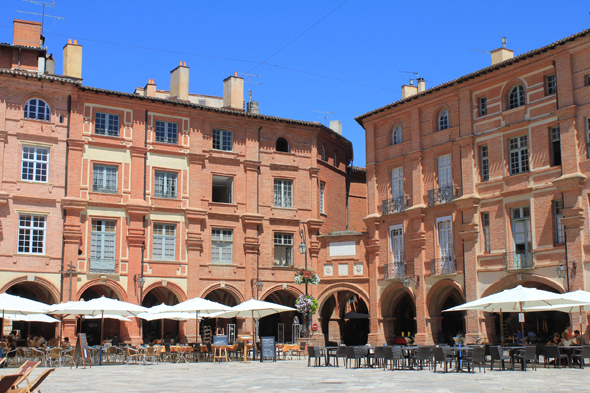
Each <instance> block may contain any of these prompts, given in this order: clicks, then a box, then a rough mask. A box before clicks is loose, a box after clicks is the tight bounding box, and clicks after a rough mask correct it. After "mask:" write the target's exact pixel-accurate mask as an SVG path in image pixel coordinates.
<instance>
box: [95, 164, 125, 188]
mask: <svg viewBox="0 0 590 393" xmlns="http://www.w3.org/2000/svg"><path fill="white" fill-rule="evenodd" d="M118 178H119V168H118V167H116V166H111V165H98V164H94V170H93V171H92V191H94V192H107V193H112V194H116V193H117V189H118V184H119V180H118Z"/></svg>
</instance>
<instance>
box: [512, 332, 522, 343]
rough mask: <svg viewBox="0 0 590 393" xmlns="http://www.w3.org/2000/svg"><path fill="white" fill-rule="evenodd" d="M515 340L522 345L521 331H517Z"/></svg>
mask: <svg viewBox="0 0 590 393" xmlns="http://www.w3.org/2000/svg"><path fill="white" fill-rule="evenodd" d="M514 339H515V340H516V343H517V344H522V332H521V331H520V329H517V330H516V334H515V335H514Z"/></svg>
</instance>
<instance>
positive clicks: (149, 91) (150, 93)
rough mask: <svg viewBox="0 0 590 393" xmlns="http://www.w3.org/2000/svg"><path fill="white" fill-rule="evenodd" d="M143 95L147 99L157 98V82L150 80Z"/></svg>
mask: <svg viewBox="0 0 590 393" xmlns="http://www.w3.org/2000/svg"><path fill="white" fill-rule="evenodd" d="M143 95H144V96H147V97H155V96H156V82H155V81H154V80H153V79H148V83H147V85H145V87H144V88H143Z"/></svg>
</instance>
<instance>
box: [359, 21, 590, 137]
mask: <svg viewBox="0 0 590 393" xmlns="http://www.w3.org/2000/svg"><path fill="white" fill-rule="evenodd" d="M588 33H590V29H586V30H583V31H581V32H579V33H576V34H574V35H571V36H569V37H566V38H563V39H561V40H559V41H555V42H554V43H552V44H549V45H546V46H544V47H542V48H538V49H533V50H531V51H529V52H526V53H523V54H522V55H519V56H516V57H513V58H511V59H508V60H504V61H503V62H501V63H496V64H492V65H491V66H489V67H486V68H482V69H481V70H479V71H475V72H472V73H471V74H467V75H464V76H462V77H460V78H457V79H453V80H452V81H449V82H446V83H443V84H441V85H438V86H435V87H432V88H430V89H428V90H424V91H423V92H421V93H418V94H414V95H412V96H410V97H406V98H403V99H401V100H398V101H395V102H393V103H391V104H389V105H385V106H383V107H381V108H377V109H374V110H372V111H370V112H367V113H364V114H362V115H360V116H357V117H355V118H354V119H355V120H356V121H357V123H359V124H360V125H361V127H362V125H363V120H364V119H366V118H367V117H369V116H372V115H374V114H376V113H379V112H383V111H385V110H387V109H390V108H393V107H396V106H398V105H401V104H404V103H406V102H409V101H412V100H415V99H418V98H420V97H422V96H425V95H427V94H431V93H434V92H435V91H439V90H441V89H444V88H446V87H451V86H453V85H455V84H457V83H462V82H465V81H468V80H470V79H473V78H477V77H479V76H482V75H485V74H487V73H489V72H492V71H495V70H499V69H500V68H504V67H507V66H509V65H512V64H514V63H518V62H519V61H523V60H526V59H528V58H529V57H533V56H536V55H540V54H541V53H544V52H547V51H549V50H552V49H555V48H557V47H558V46H561V45H565V44H567V43H568V42H570V41H574V40H576V39H577V38H580V37H584V36H586V35H587V34H588Z"/></svg>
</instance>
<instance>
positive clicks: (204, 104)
mask: <svg viewBox="0 0 590 393" xmlns="http://www.w3.org/2000/svg"><path fill="white" fill-rule="evenodd" d="M198 103H199V105H201V106H207V100H204V99H202V98H199V101H198Z"/></svg>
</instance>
